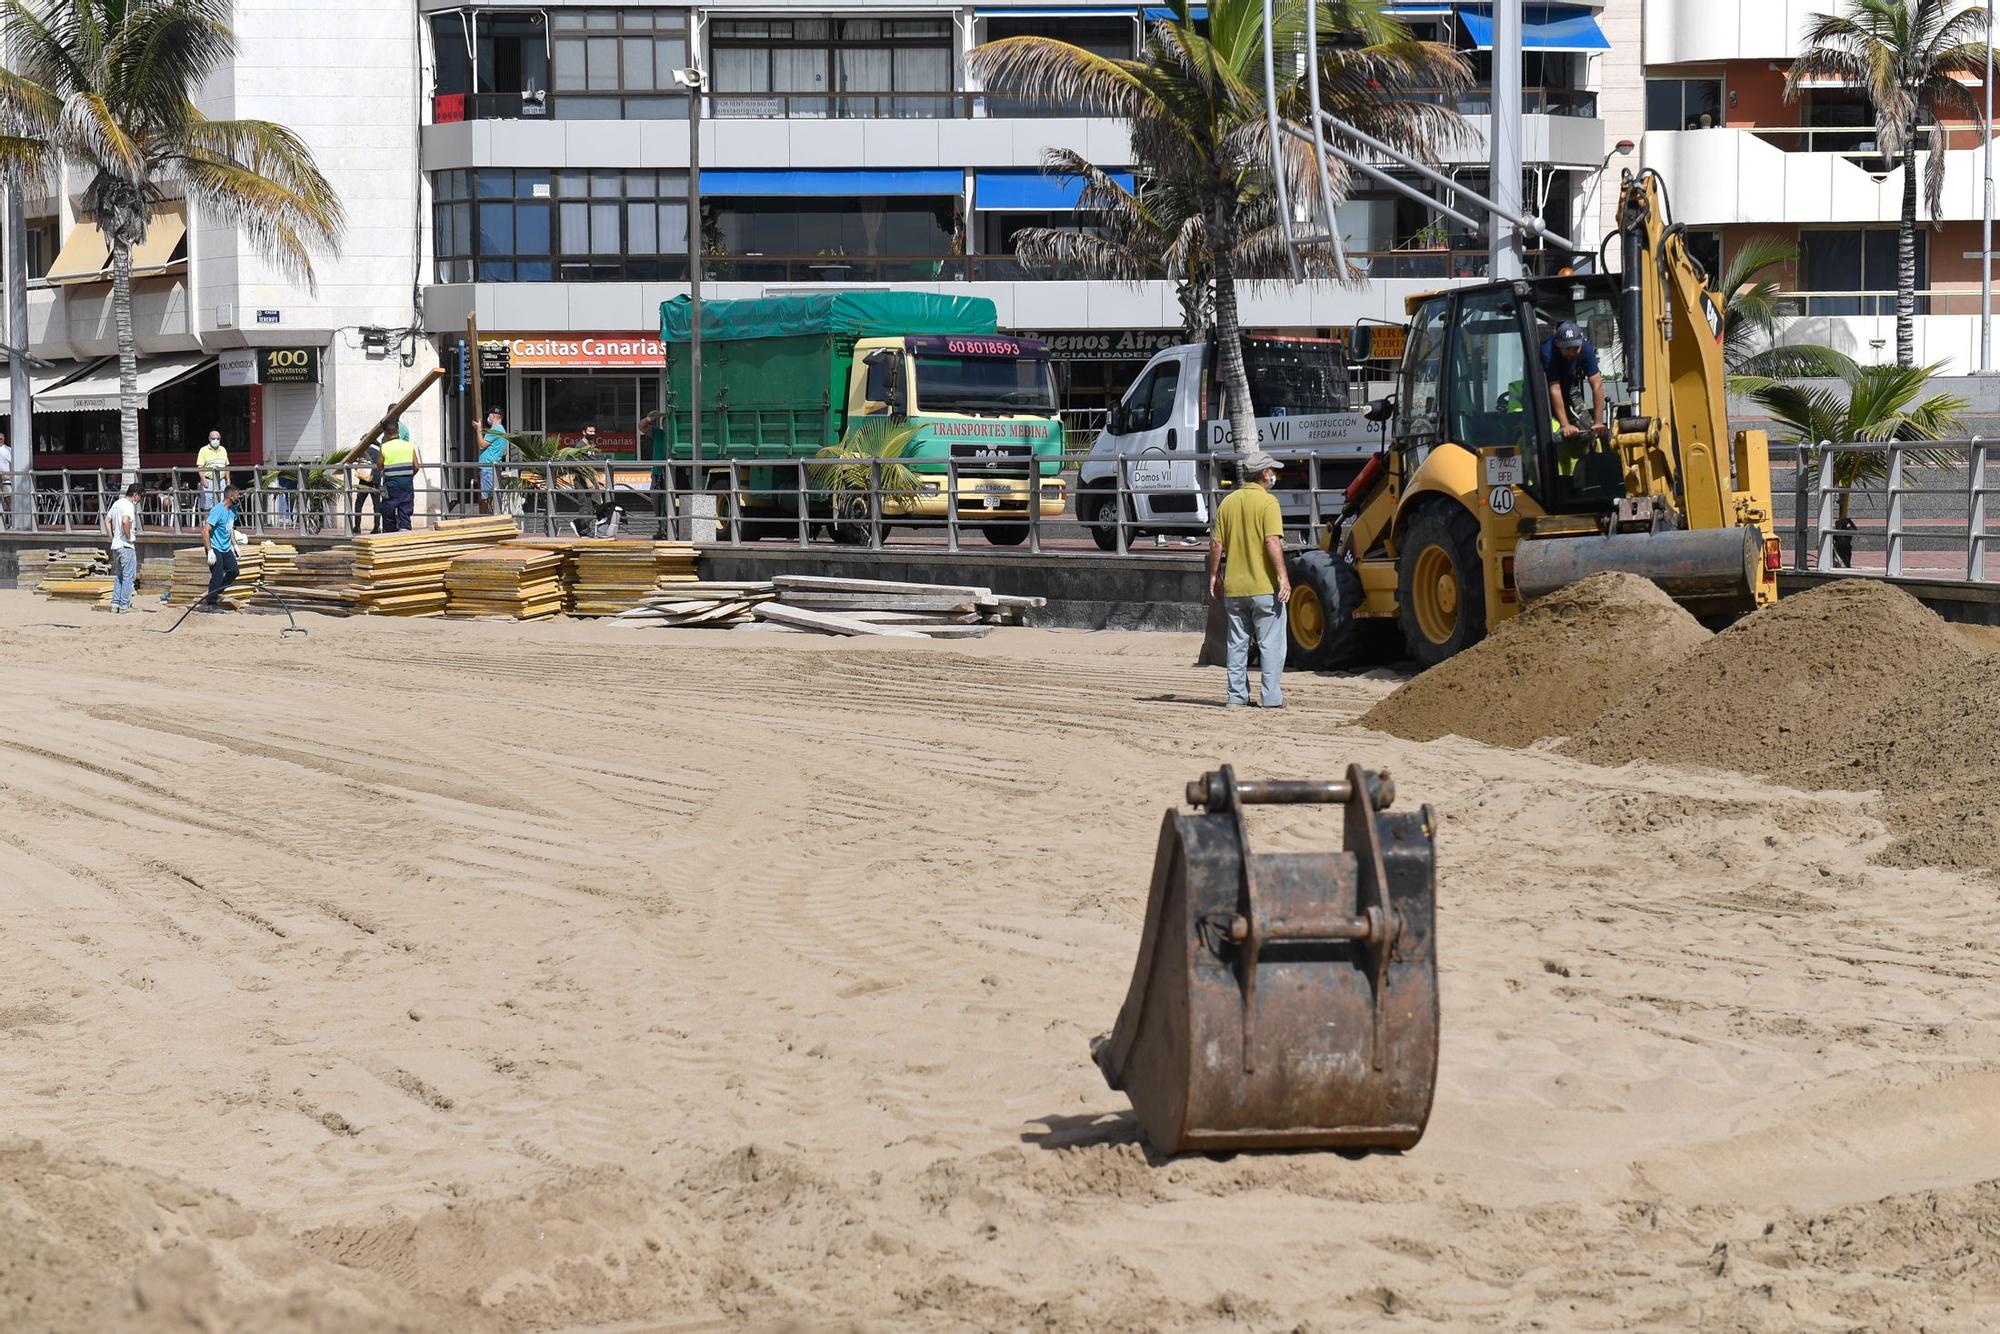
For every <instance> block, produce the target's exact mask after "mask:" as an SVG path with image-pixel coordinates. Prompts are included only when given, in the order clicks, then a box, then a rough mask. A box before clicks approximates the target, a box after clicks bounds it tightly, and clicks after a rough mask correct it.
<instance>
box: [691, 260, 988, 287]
mask: <svg viewBox="0 0 2000 1334" xmlns="http://www.w3.org/2000/svg"><path fill="white" fill-rule="evenodd" d="M702 269H703V271H704V272H705V273H706V275H707V277H708V278H709V279H710V280H711V281H714V282H792V283H801V282H803V283H852V282H960V281H963V280H965V279H967V278H970V277H971V276H972V275H971V273H970V271H969V267H968V264H967V259H966V256H964V255H711V256H708V257H706V258H704V259H703V260H702Z"/></svg>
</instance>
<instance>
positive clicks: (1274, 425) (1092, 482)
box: [1076, 335, 1380, 551]
mask: <svg viewBox="0 0 2000 1334" xmlns="http://www.w3.org/2000/svg"><path fill="white" fill-rule="evenodd" d="M1243 362H1244V367H1245V370H1246V371H1247V373H1248V375H1249V379H1250V405H1251V407H1252V408H1253V409H1255V411H1256V413H1257V442H1256V447H1260V448H1263V449H1267V450H1272V451H1274V452H1276V453H1278V454H1280V455H1284V454H1287V453H1293V452H1305V451H1309V452H1311V453H1313V454H1317V455H1319V456H1320V460H1319V489H1320V503H1319V508H1320V514H1321V515H1322V517H1326V518H1331V517H1332V516H1333V515H1334V514H1337V513H1338V512H1339V510H1340V503H1341V494H1340V493H1341V491H1342V489H1343V488H1345V487H1346V485H1347V483H1348V481H1349V480H1350V479H1352V478H1353V477H1354V476H1355V475H1356V474H1357V473H1359V472H1360V471H1361V467H1362V465H1363V464H1365V463H1366V462H1367V461H1368V459H1369V457H1370V456H1371V455H1373V454H1374V453H1375V452H1376V451H1377V450H1378V449H1379V448H1380V433H1379V431H1378V429H1377V428H1376V427H1375V426H1374V425H1373V424H1371V423H1370V422H1369V421H1367V420H1366V418H1365V417H1364V416H1363V415H1362V410H1363V409H1365V408H1366V407H1367V404H1365V403H1359V404H1357V403H1355V402H1354V401H1353V399H1354V390H1353V388H1352V384H1351V381H1350V379H1349V376H1348V369H1347V357H1346V353H1345V350H1344V349H1343V348H1342V346H1341V344H1340V342H1339V340H1337V339H1326V338H1277V337H1265V336H1261V335H1257V336H1246V337H1245V338H1244V339H1243ZM1215 366H1216V357H1215V340H1214V339H1213V338H1210V339H1209V340H1208V341H1206V342H1202V343H1183V344H1181V345H1180V346H1178V347H1170V348H1167V349H1165V350H1164V351H1162V352H1160V353H1158V354H1157V355H1155V356H1154V358H1153V359H1152V360H1151V361H1149V362H1147V363H1146V367H1145V369H1144V370H1142V371H1140V372H1139V376H1138V378H1137V379H1135V380H1134V381H1133V382H1132V387H1131V388H1129V389H1127V390H1126V391H1125V397H1124V398H1123V399H1121V400H1120V401H1119V402H1118V403H1116V404H1114V405H1113V406H1112V408H1111V412H1110V415H1109V417H1108V418H1107V419H1106V422H1105V428H1104V430H1103V431H1102V432H1101V433H1100V434H1099V435H1098V437H1097V441H1096V443H1095V444H1093V445H1092V446H1091V450H1090V456H1089V457H1088V458H1087V459H1085V460H1084V463H1083V467H1082V469H1081V470H1080V472H1079V475H1078V481H1077V492H1076V515H1077V518H1078V520H1079V521H1081V522H1082V523H1084V524H1086V525H1087V526H1088V527H1089V528H1090V533H1091V536H1092V537H1093V538H1095V539H1096V541H1097V545H1098V546H1099V547H1101V548H1103V549H1104V550H1106V551H1115V550H1117V548H1118V531H1117V514H1118V510H1117V500H1118V491H1119V485H1118V474H1119V470H1120V467H1121V464H1122V467H1123V470H1124V491H1125V501H1126V510H1125V524H1126V527H1125V540H1126V543H1127V544H1128V545H1130V544H1131V543H1132V542H1133V541H1134V540H1135V539H1136V538H1138V537H1139V536H1141V535H1147V536H1151V535H1154V534H1161V533H1182V534H1193V533H1196V532H1200V531H1204V530H1206V529H1207V527H1208V521H1209V514H1208V499H1207V497H1208V493H1209V491H1211V490H1213V489H1215V488H1217V487H1220V486H1224V485H1228V484H1231V483H1233V482H1234V481H1235V479H1236V474H1235V465H1234V463H1233V462H1225V463H1222V464H1220V465H1214V466H1212V465H1211V462H1210V458H1209V456H1210V455H1211V454H1214V453H1218V452H1219V453H1236V452H1241V451H1240V450H1239V448H1238V446H1237V445H1236V443H1235V442H1234V440H1233V439H1232V437H1231V432H1230V429H1229V416H1228V411H1227V409H1226V408H1225V407H1224V405H1223V403H1222V395H1221V391H1220V388H1219V387H1218V385H1217V383H1216V379H1217V377H1216V374H1215ZM1250 447H1251V446H1248V445H1246V446H1243V447H1242V449H1245V450H1247V449H1248V448H1250ZM1284 462H1285V468H1284V473H1283V475H1282V476H1281V477H1280V478H1279V480H1278V489H1277V494H1278V502H1279V505H1280V507H1281V508H1282V509H1283V510H1284V514H1285V523H1286V526H1287V527H1297V528H1303V527H1305V526H1306V524H1307V522H1308V520H1309V518H1310V516H1311V512H1312V505H1311V499H1310V497H1309V496H1308V494H1307V488H1308V485H1309V480H1308V479H1309V474H1310V471H1311V469H1310V465H1309V464H1308V463H1307V462H1306V461H1305V460H1304V459H1299V460H1296V461H1294V460H1289V459H1287V460H1284Z"/></svg>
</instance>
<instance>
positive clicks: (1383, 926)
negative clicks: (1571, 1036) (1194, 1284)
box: [1095, 766, 1438, 1154]
mask: <svg viewBox="0 0 2000 1334" xmlns="http://www.w3.org/2000/svg"><path fill="white" fill-rule="evenodd" d="M1187 795H1188V803H1189V804H1190V805H1191V806H1195V807H1197V808H1200V813H1194V812H1184V811H1179V810H1169V811H1168V812H1167V813H1166V819H1165V820H1164V821H1163V823H1162V824H1161V826H1160V845H1159V851H1158V853H1157V854H1156V856H1155V858H1154V863H1153V887H1152V893H1151V895H1150V897H1149V898H1148V899H1147V901H1146V925H1145V931H1144V935H1143V936H1142V937H1141V939H1140V943H1139V962H1138V966H1137V968H1136V969H1135V970H1134V972H1133V974H1132V985H1131V989H1130V990H1129V991H1128V992H1127V994H1126V997H1125V1005H1124V1008H1123V1009H1121V1010H1120V1011H1119V1014H1118V1024H1117V1027H1116V1028H1114V1029H1113V1030H1112V1032H1111V1035H1110V1036H1109V1037H1107V1038H1103V1039H1100V1041H1099V1042H1098V1043H1097V1045H1096V1050H1095V1056H1096V1060H1097V1064H1098V1067H1099V1068H1100V1069H1101V1070H1102V1071H1103V1072H1104V1078H1105V1081H1106V1082H1107V1083H1109V1084H1110V1085H1111V1087H1112V1088H1114V1089H1122V1090H1123V1091H1124V1092H1125V1093H1126V1094H1127V1095H1128V1096H1130V1097H1131V1099H1132V1108H1133V1110H1134V1111H1135V1112H1136V1113H1137V1114H1138V1118H1139V1125H1140V1128H1141V1130H1142V1131H1143V1132H1144V1134H1145V1138H1146V1142H1147V1143H1148V1144H1149V1145H1151V1146H1152V1148H1153V1149H1154V1150H1155V1151H1156V1152H1159V1153H1163V1154H1173V1153H1182V1152H1187V1151H1190V1150H1228V1149H1288V1148H1386V1149H1407V1148H1410V1147H1411V1146H1413V1145H1415V1144H1416V1142H1417V1141H1418V1140H1419V1139H1421V1138H1422V1137H1423V1133H1424V1125H1425V1123H1426V1122H1427V1121H1428V1120H1429V1118H1430V1108H1431V1095H1432V1093H1433V1091H1434V1089H1435V1087H1436V1084H1437V1041H1438V991H1437V954H1436V948H1435V941H1434V938H1433V935H1432V927H1433V921H1434V917H1435V904H1436V897H1435V886H1434V878H1433V858H1432V847H1433V844H1432V838H1433V833H1434V831H1435V829H1436V823H1437V822H1436V818H1435V816H1434V815H1433V814H1432V812H1431V810H1430V808H1429V807H1428V806H1427V807H1424V808H1423V809H1422V810H1421V811H1420V812H1418V813H1415V814H1394V815H1392V814H1389V813H1387V807H1388V806H1389V804H1390V803H1391V801H1392V800H1393V797H1394V788H1393V787H1392V786H1391V784H1390V783H1389V780H1388V775H1386V774H1382V775H1376V774H1373V773H1367V772H1364V771H1363V770H1362V769H1360V768H1359V767H1358V766H1357V767H1350V768H1349V769H1348V771H1347V778H1346V779H1345V780H1344V781H1339V782H1267V783H1257V782H1242V783H1240V782H1238V781H1237V780H1236V777H1235V774H1234V773H1233V772H1232V771H1231V770H1230V769H1229V768H1227V767H1226V766H1225V767H1224V768H1223V769H1222V770H1221V771H1220V772H1218V773H1211V774H1207V775H1205V776H1203V777H1202V778H1199V779H1197V780H1195V781H1194V782H1193V783H1190V784H1189V785H1188V794H1187ZM1322 802H1324V803H1333V802H1339V803H1343V804H1344V806H1345V820H1346V835H1345V840H1344V843H1345V846H1344V848H1343V850H1342V851H1339V852H1312V853H1253V852H1252V851H1251V850H1250V843H1249V838H1248V835H1247V833H1246V831H1245V828H1244V823H1243V807H1244V806H1245V805H1256V804H1260V803H1322Z"/></svg>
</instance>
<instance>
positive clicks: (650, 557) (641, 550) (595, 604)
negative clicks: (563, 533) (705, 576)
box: [570, 537, 695, 616]
mask: <svg viewBox="0 0 2000 1334" xmlns="http://www.w3.org/2000/svg"><path fill="white" fill-rule="evenodd" d="M570 559H571V560H572V562H573V563H574V574H573V575H572V582H571V598H572V602H571V607H570V611H571V613H572V614H573V615H577V616H616V615H618V614H619V613H620V612H625V611H630V610H631V609H632V608H634V607H636V606H638V605H639V603H640V602H641V601H642V600H644V599H645V597H646V596H647V595H648V594H649V593H651V592H652V591H653V589H654V587H655V586H657V585H658V584H659V583H660V581H661V580H663V579H665V580H673V581H677V582H685V581H687V580H690V579H693V578H694V567H695V551H694V546H693V544H692V543H688V542H652V541H644V540H629V539H626V538H617V537H606V538H595V537H585V538H578V539H577V540H576V541H575V542H573V543H572V544H571V545H570Z"/></svg>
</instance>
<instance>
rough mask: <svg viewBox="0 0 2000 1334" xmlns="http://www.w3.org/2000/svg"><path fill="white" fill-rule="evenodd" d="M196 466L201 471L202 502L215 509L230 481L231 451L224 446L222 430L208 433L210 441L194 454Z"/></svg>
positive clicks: (206, 506) (205, 506)
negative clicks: (223, 489)
mask: <svg viewBox="0 0 2000 1334" xmlns="http://www.w3.org/2000/svg"><path fill="white" fill-rule="evenodd" d="M194 466H195V467H196V468H197V469H199V470H200V472H201V503H202V505H203V507H204V508H207V509H213V508H214V507H215V505H216V504H217V503H218V502H219V501H220V500H221V499H222V488H223V487H224V486H225V485H226V484H227V483H228V481H229V451H228V450H226V449H224V448H223V447H222V432H220V431H213V430H212V431H210V432H209V433H208V443H207V444H205V445H203V446H202V447H201V452H200V453H199V454H196V455H195V456H194Z"/></svg>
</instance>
